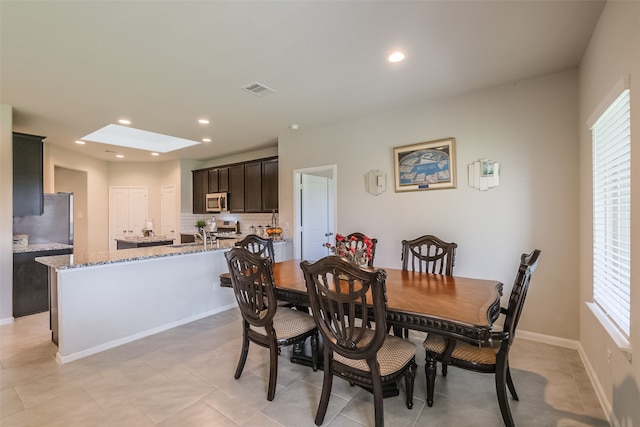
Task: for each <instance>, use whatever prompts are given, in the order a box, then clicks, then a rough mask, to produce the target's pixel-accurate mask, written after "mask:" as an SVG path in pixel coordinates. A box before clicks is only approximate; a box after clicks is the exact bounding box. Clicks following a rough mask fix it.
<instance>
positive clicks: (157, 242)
mask: <svg viewBox="0 0 640 427" xmlns="http://www.w3.org/2000/svg"><path fill="white" fill-rule="evenodd" d="M115 240H116V246H117V249H131V248H147V247H150V246H166V245H172V244H173V238H168V237H165V236H146V237H143V236H135V237H123V238H122V239H115Z"/></svg>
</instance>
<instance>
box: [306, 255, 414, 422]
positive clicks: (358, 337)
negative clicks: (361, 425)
mask: <svg viewBox="0 0 640 427" xmlns="http://www.w3.org/2000/svg"><path fill="white" fill-rule="evenodd" d="M300 267H301V268H302V271H303V272H304V277H305V283H306V286H307V293H308V295H309V302H310V305H311V312H312V314H313V318H314V319H315V321H316V324H317V326H318V329H319V331H320V335H321V337H322V339H323V343H324V380H323V383H322V393H321V396H320V402H319V404H318V411H317V413H316V418H315V423H316V425H321V424H322V422H323V421H324V417H325V414H326V412H327V407H328V405H329V398H330V397H331V387H332V384H333V377H334V376H338V377H340V378H343V379H345V380H347V381H349V383H350V384H352V385H353V384H357V385H359V386H361V387H363V388H365V389H368V390H369V391H371V392H372V393H373V401H374V408H375V425H376V426H382V425H384V412H383V402H382V401H383V394H382V390H383V386H384V385H385V384H389V383H392V382H393V383H395V382H396V381H397V380H399V379H400V378H401V377H404V380H405V389H406V405H407V408H409V409H411V408H412V407H413V384H414V380H415V371H416V368H417V366H416V362H415V352H416V345H415V344H414V343H413V342H411V341H409V340H405V339H403V338H399V337H394V336H392V335H388V334H387V329H386V312H387V303H386V288H385V280H386V272H385V271H384V270H380V269H378V270H371V269H367V268H364V269H363V268H360V267H358V266H356V265H354V264H352V263H350V262H349V261H347V260H345V259H343V258H340V257H338V256H333V255H331V256H328V257H325V258H322V259H320V260H318V261H317V262H315V263H313V264H310V263H309V262H308V261H303V262H302V263H301V264H300ZM367 298H370V301H369V302H368V301H367ZM370 312H373V318H374V319H375V328H374V327H373V325H374V323H373V322H366V321H363V320H362V319H368V318H369V314H370Z"/></svg>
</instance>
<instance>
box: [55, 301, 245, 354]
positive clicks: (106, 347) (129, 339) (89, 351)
mask: <svg viewBox="0 0 640 427" xmlns="http://www.w3.org/2000/svg"><path fill="white" fill-rule="evenodd" d="M237 306H238V305H237V303H236V302H233V304H228V305H225V306H223V307H218V308H215V309H213V310H209V311H207V312H204V313H200V314H198V315H195V316H191V317H187V318H185V319H180V320H178V321H175V322H171V323H167V324H165V325H162V326H159V327H157V328H153V329H148V330H146V331H143V332H139V333H137V334H134V335H129V336H128V337H124V338H120V339H117V340H113V341H110V342H108V343H104V344H101V345H99V346H96V347H91V348H88V349H86V350H82V351H79V352H77V353H72V354H68V355H65V356H63V355H61V354H60V352H59V351H58V352H57V353H56V362H58V363H59V364H61V365H62V364H65V363H69V362H73V361H74V360H78V359H82V358H84V357H88V356H91V355H93V354H96V353H100V352H103V351H106V350H110V349H112V348H115V347H119V346H121V345H123V344H128V343H130V342H133V341H136V340H139V339H141V338H145V337H148V336H150V335H155V334H157V333H160V332H164V331H166V330H169V329H172V328H175V327H177V326H181V325H185V324H187V323H191V322H194V321H196V320H200V319H203V318H205V317H208V316H212V315H214V314H217V313H221V312H223V311H227V310H229V309H231V308H234V307H237Z"/></svg>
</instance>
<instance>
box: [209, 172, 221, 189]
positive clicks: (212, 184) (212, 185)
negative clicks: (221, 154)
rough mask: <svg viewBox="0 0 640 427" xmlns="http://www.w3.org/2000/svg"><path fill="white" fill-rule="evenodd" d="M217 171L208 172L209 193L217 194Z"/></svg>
mask: <svg viewBox="0 0 640 427" xmlns="http://www.w3.org/2000/svg"><path fill="white" fill-rule="evenodd" d="M219 192H220V186H219V184H218V169H211V170H209V193H219Z"/></svg>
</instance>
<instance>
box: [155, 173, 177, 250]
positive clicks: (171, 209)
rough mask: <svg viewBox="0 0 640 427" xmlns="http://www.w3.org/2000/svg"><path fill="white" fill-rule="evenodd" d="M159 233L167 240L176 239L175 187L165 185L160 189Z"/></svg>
mask: <svg viewBox="0 0 640 427" xmlns="http://www.w3.org/2000/svg"><path fill="white" fill-rule="evenodd" d="M160 224H161V228H160V230H159V231H160V233H161V234H162V235H164V236H165V237H166V238H167V239H175V238H176V187H175V186H173V185H165V186H163V187H162V188H161V189H160Z"/></svg>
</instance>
